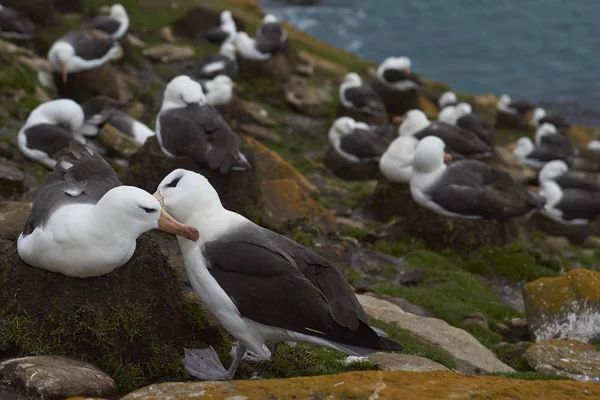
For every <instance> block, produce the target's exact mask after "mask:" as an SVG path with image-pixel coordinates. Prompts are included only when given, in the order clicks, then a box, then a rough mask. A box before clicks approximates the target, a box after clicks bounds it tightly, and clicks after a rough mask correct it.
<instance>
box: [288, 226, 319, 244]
mask: <svg viewBox="0 0 600 400" xmlns="http://www.w3.org/2000/svg"><path fill="white" fill-rule="evenodd" d="M290 237H291V239H292V240H293V241H295V242H298V243H300V244H301V245H303V246H307V247H309V246H312V245H313V244H314V242H315V238H314V236H313V235H312V234H310V233H308V232H305V231H304V230H303V229H302V227H299V226H297V227H295V228H294V229H293V230H292V234H291V236H290Z"/></svg>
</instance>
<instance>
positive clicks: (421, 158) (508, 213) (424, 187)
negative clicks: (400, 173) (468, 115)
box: [410, 136, 544, 220]
mask: <svg viewBox="0 0 600 400" xmlns="http://www.w3.org/2000/svg"><path fill="white" fill-rule="evenodd" d="M444 147H445V145H444V142H443V141H442V140H441V139H440V138H437V137H435V136H430V137H426V138H424V139H422V140H421V141H420V142H419V144H418V145H417V150H416V152H415V157H414V159H413V174H412V177H411V178H410V191H411V195H412V198H413V199H414V200H415V201H416V202H417V203H418V204H420V205H421V206H423V207H425V208H427V209H429V210H431V211H433V212H435V213H437V214H440V215H444V216H447V217H456V218H463V219H482V218H489V219H498V220H504V219H509V218H514V217H519V216H521V215H525V214H527V213H529V212H530V211H534V210H537V209H541V208H542V207H543V206H544V201H543V199H541V198H539V197H536V195H534V194H532V193H529V192H528V191H527V190H526V189H525V188H523V187H522V186H521V185H520V184H519V183H518V182H516V181H515V179H514V178H513V177H512V176H511V175H510V174H508V173H506V172H503V171H498V170H495V169H493V168H491V167H490V166H488V165H486V164H484V163H482V162H480V161H476V160H461V161H456V162H453V163H451V164H450V165H448V166H446V165H445V164H444Z"/></svg>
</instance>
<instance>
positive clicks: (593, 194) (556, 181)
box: [538, 160, 600, 225]
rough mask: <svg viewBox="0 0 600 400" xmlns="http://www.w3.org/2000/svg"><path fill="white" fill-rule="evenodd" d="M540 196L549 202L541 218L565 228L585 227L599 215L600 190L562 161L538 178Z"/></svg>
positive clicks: (552, 162) (552, 163)
mask: <svg viewBox="0 0 600 400" xmlns="http://www.w3.org/2000/svg"><path fill="white" fill-rule="evenodd" d="M538 179H539V183H540V185H541V190H540V195H542V196H543V197H544V198H545V199H546V201H547V202H546V206H545V207H544V209H543V210H542V214H543V215H544V216H546V217H548V218H549V219H551V220H553V221H555V222H558V223H561V224H566V225H584V224H587V223H589V222H590V221H591V220H593V219H595V218H596V217H598V215H600V187H599V186H598V185H597V184H596V183H595V182H591V181H589V180H587V179H584V178H582V177H579V176H577V175H574V174H572V173H570V172H569V167H567V164H565V163H564V162H563V161H560V160H555V161H551V162H549V163H548V164H546V165H545V166H544V168H542V170H541V171H540V175H539V178H538Z"/></svg>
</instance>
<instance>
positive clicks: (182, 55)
mask: <svg viewBox="0 0 600 400" xmlns="http://www.w3.org/2000/svg"><path fill="white" fill-rule="evenodd" d="M142 54H143V55H144V56H145V57H147V58H149V59H151V60H152V61H157V62H161V63H169V62H174V61H183V60H189V59H191V58H194V56H195V55H196V52H195V51H194V48H193V47H192V46H189V45H180V44H171V43H162V44H157V45H154V46H152V47H148V48H147V49H144V51H143V52H142Z"/></svg>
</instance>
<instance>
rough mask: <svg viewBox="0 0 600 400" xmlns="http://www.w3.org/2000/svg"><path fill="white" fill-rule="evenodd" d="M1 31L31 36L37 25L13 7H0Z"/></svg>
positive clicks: (26, 36)
mask: <svg viewBox="0 0 600 400" xmlns="http://www.w3.org/2000/svg"><path fill="white" fill-rule="evenodd" d="M0 32H4V33H6V34H15V35H18V36H20V37H23V38H31V37H33V36H34V34H35V26H34V25H33V22H31V20H30V19H29V18H27V17H26V16H25V15H23V14H21V13H19V12H18V11H16V10H13V9H12V8H8V7H3V8H2V9H0Z"/></svg>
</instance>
